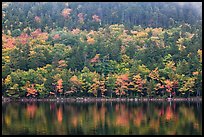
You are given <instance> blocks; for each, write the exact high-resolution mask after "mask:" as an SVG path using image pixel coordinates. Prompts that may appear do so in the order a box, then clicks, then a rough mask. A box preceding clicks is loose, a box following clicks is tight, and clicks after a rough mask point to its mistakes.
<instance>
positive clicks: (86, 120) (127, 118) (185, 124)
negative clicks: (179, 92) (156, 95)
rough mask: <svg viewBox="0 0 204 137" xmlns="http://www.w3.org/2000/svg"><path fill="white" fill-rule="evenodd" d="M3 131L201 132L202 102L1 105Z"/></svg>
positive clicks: (97, 132) (85, 132)
mask: <svg viewBox="0 0 204 137" xmlns="http://www.w3.org/2000/svg"><path fill="white" fill-rule="evenodd" d="M2 134H3V135H5V134H35V135H36V134H37V135H41V134H48V135H52V134H54V135H64V134H66V135H69V134H97V135H102V134H103V135H104V134H109V135H116V134H117V135H118V134H127V135H132V134H134V135H153V134H160V135H172V134H173V135H174V134H185V135H189V134H194V135H197V134H199V135H201V134H202V102H131V103H130V102H129V103H127V102H126V103H124V102H123V103H122V102H121V103H118V102H109V103H104V102H103V103H102V102H100V103H99V102H97V103H76V102H75V103H57V102H49V103H47V102H44V103H43V102H40V103H20V102H10V103H3V104H2Z"/></svg>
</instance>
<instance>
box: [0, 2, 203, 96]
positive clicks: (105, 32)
mask: <svg viewBox="0 0 204 137" xmlns="http://www.w3.org/2000/svg"><path fill="white" fill-rule="evenodd" d="M199 4H201V6H200V5H199ZM192 5H196V6H192ZM201 7H202V3H197V4H196V3H184V4H181V3H180V4H179V3H174V2H165V3H164V2H133V3H124V2H114V3H112V2H111V3H110V2H104V3H102V2H100V3H97V2H91V3H89V2H77V3H74V2H60V3H58V2H57V3H56V2H55V3H53V2H3V3H2V94H3V96H7V97H14V98H19V97H28V98H29V97H31V98H32V97H38V98H46V97H52V96H53V97H56V96H64V97H73V96H74V97H76V96H83V97H87V96H88V97H142V96H145V97H146V96H148V97H168V96H170V97H171V96H174V97H177V96H178V97H189V96H201V95H202V16H201V12H200V11H201Z"/></svg>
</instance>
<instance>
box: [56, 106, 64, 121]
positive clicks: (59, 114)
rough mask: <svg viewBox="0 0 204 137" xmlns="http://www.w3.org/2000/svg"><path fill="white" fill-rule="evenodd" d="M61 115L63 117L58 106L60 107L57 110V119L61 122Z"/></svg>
mask: <svg viewBox="0 0 204 137" xmlns="http://www.w3.org/2000/svg"><path fill="white" fill-rule="evenodd" d="M62 117H63V114H62V108H61V107H60V108H59V109H58V110H57V121H58V122H59V123H62Z"/></svg>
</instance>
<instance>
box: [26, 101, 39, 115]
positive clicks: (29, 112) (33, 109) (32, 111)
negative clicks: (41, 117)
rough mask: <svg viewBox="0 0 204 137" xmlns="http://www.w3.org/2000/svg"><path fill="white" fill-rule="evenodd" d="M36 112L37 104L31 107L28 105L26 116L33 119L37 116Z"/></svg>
mask: <svg viewBox="0 0 204 137" xmlns="http://www.w3.org/2000/svg"><path fill="white" fill-rule="evenodd" d="M36 111H37V106H36V104H34V103H33V104H31V105H29V104H28V105H27V107H26V114H27V116H28V117H29V118H33V117H34V116H35V114H36Z"/></svg>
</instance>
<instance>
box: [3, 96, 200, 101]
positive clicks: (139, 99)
mask: <svg viewBox="0 0 204 137" xmlns="http://www.w3.org/2000/svg"><path fill="white" fill-rule="evenodd" d="M138 101H139V102H146V101H150V102H153V101H165V102H169V101H195V102H198V101H199V102H200V101H201V102H202V97H193V98H166V99H165V98H88V97H86V98H83V97H77V98H47V99H37V98H31V99H28V98H21V99H12V98H3V97H2V102H138Z"/></svg>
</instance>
